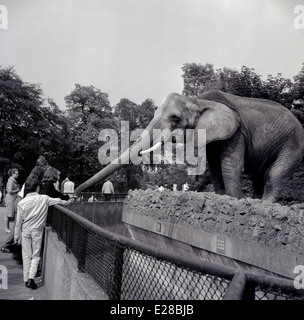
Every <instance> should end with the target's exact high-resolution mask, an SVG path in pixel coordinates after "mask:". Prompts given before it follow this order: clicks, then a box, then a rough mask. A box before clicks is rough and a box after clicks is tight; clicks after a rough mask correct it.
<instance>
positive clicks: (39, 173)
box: [1, 156, 50, 261]
mask: <svg viewBox="0 0 304 320" xmlns="http://www.w3.org/2000/svg"><path fill="white" fill-rule="evenodd" d="M49 166H50V165H49V163H48V162H47V160H46V159H45V157H44V156H39V157H38V159H37V160H36V163H35V167H34V168H33V169H32V170H31V172H30V174H29V176H28V177H27V179H34V178H37V179H38V180H39V181H42V179H43V176H44V173H45V171H46V170H47V168H48V167H49ZM28 192H29V190H27V188H26V186H25V184H23V186H22V188H21V190H20V191H19V192H18V195H19V197H20V198H19V200H21V198H24V197H25V196H26V195H27V194H28ZM16 211H17V204H16ZM15 222H16V219H15V220H14V225H13V226H12V229H11V232H10V234H9V235H8V237H7V239H6V241H5V243H4V244H3V246H2V247H1V251H2V252H4V253H14V254H15V259H16V260H17V261H21V250H20V248H19V247H14V231H15ZM16 249H17V252H16Z"/></svg>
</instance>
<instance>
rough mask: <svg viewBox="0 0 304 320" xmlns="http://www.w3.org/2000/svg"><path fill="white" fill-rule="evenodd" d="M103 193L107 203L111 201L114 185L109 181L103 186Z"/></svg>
mask: <svg viewBox="0 0 304 320" xmlns="http://www.w3.org/2000/svg"><path fill="white" fill-rule="evenodd" d="M101 193H103V194H104V196H105V201H110V200H111V194H113V193H114V188H113V183H112V182H111V181H110V180H109V179H107V180H106V182H105V183H104V184H103V186H102V190H101Z"/></svg>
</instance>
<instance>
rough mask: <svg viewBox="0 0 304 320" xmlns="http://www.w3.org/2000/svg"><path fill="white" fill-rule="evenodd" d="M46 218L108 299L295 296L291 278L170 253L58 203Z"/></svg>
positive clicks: (298, 294) (298, 295)
mask: <svg viewBox="0 0 304 320" xmlns="http://www.w3.org/2000/svg"><path fill="white" fill-rule="evenodd" d="M49 223H50V224H51V226H52V229H53V230H54V231H56V232H57V235H58V238H59V239H60V240H62V241H63V242H64V243H65V245H66V248H67V251H68V252H71V253H73V254H74V256H75V257H76V259H77V262H78V269H79V270H80V271H83V272H86V273H87V274H89V275H90V276H91V277H92V278H93V279H94V280H95V282H96V283H97V284H98V285H99V286H100V287H101V288H102V289H103V290H104V291H105V292H106V293H107V294H108V296H109V299H113V300H220V299H228V300H254V299H256V300H262V299H263V300H279V299H284V300H296V299H304V293H303V290H297V289H295V287H294V285H293V281H291V280H287V279H281V278H275V277H270V276H257V275H254V274H249V273H246V272H241V271H239V270H236V269H233V268H230V267H226V266H223V265H219V264H215V263H211V262H208V261H202V260H200V259H198V258H194V257H188V256H185V255H181V254H174V253H171V252H168V251H166V250H163V249H158V248H155V247H152V246H149V245H147V244H144V243H141V242H139V241H136V240H132V239H128V238H126V237H124V236H121V235H118V234H114V233H112V232H110V231H107V230H105V229H103V228H101V227H99V226H97V225H95V224H94V223H92V222H90V221H88V220H87V219H85V218H83V217H81V216H79V215H77V214H75V213H73V212H72V211H70V210H68V209H66V208H63V207H61V206H55V207H54V208H53V210H50V215H49Z"/></svg>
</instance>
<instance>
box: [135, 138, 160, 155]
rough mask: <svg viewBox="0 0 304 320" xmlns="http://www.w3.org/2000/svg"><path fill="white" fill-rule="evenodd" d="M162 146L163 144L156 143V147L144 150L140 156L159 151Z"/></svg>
mask: <svg viewBox="0 0 304 320" xmlns="http://www.w3.org/2000/svg"><path fill="white" fill-rule="evenodd" d="M161 145H162V142H161V141H159V142H157V143H155V145H154V146H152V147H151V148H149V149H146V150H143V151H140V154H141V155H142V154H146V153H149V152H152V151H154V150H156V149H158V148H159V147H160V146H161Z"/></svg>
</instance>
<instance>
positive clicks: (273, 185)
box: [262, 150, 302, 202]
mask: <svg viewBox="0 0 304 320" xmlns="http://www.w3.org/2000/svg"><path fill="white" fill-rule="evenodd" d="M301 160H302V155H297V154H295V153H294V152H292V151H290V150H285V151H284V152H282V153H281V154H280V155H279V156H278V158H277V159H276V161H275V162H274V163H273V165H272V166H271V167H270V168H269V170H268V172H266V175H265V186H264V193H263V197H262V200H265V201H270V202H276V201H277V199H278V197H279V194H280V191H281V189H282V185H283V183H284V182H286V181H287V180H288V178H289V177H290V175H291V174H292V173H293V172H294V170H295V169H296V167H297V166H298V164H299V163H300V162H301Z"/></svg>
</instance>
